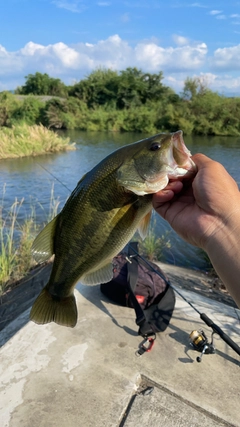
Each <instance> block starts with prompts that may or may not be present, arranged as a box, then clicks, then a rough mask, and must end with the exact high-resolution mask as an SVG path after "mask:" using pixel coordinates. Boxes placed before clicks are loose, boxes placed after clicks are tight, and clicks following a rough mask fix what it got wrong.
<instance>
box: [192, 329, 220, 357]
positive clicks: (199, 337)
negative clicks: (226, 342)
mask: <svg viewBox="0 0 240 427" xmlns="http://www.w3.org/2000/svg"><path fill="white" fill-rule="evenodd" d="M213 334H214V332H212V335H211V337H212V340H211V342H210V343H209V341H208V339H207V337H206V335H205V333H204V331H203V330H201V329H199V330H198V331H192V332H191V334H190V335H189V338H190V344H191V345H192V347H193V348H194V349H195V350H197V351H200V352H201V355H200V356H198V357H197V358H196V361H197V362H199V363H200V362H201V361H202V357H203V355H204V354H214V353H215V347H214V345H213Z"/></svg>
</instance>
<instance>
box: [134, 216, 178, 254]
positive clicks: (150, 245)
mask: <svg viewBox="0 0 240 427" xmlns="http://www.w3.org/2000/svg"><path fill="white" fill-rule="evenodd" d="M155 230H156V219H154V221H153V222H152V223H151V225H150V227H149V229H148V233H147V236H146V237H145V239H144V240H142V239H141V240H139V250H140V252H141V253H142V254H143V256H145V257H146V258H148V259H149V260H150V261H164V251H165V250H166V249H168V250H169V249H170V248H171V243H170V240H169V238H168V237H169V233H170V232H169V231H166V232H165V234H162V236H157V235H156V231H155ZM133 240H136V239H133Z"/></svg>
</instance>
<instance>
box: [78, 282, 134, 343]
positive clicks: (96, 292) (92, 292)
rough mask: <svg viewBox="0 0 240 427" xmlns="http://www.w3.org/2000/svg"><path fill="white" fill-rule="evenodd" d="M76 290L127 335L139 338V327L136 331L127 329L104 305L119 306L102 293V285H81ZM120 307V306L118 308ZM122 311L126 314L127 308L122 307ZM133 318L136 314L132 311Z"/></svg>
mask: <svg viewBox="0 0 240 427" xmlns="http://www.w3.org/2000/svg"><path fill="white" fill-rule="evenodd" d="M76 289H77V290H78V292H79V293H80V294H81V295H82V296H83V297H84V298H86V299H87V300H88V301H90V302H91V303H92V304H94V305H95V306H96V307H97V308H99V309H100V310H101V311H102V312H103V313H105V314H107V315H108V316H109V317H110V318H111V319H112V322H113V323H114V324H115V325H116V326H117V327H119V328H121V329H123V330H125V331H126V333H127V334H130V335H133V336H137V335H138V333H137V329H138V327H137V326H136V331H135V330H133V329H131V328H129V327H127V326H122V325H120V324H119V322H118V320H117V319H116V318H115V317H114V316H113V315H112V313H111V312H110V311H109V310H108V309H107V307H106V306H105V305H104V302H105V303H109V304H111V306H112V305H116V306H118V304H115V303H114V302H112V301H110V300H109V299H108V298H107V297H106V296H105V295H104V294H103V293H102V292H101V291H100V285H94V286H88V285H83V284H82V283H79V284H78V285H77V286H76ZM118 307H120V306H118ZM120 309H122V310H123V313H124V309H125V307H120ZM126 310H129V308H127V307H126ZM132 316H133V319H134V318H135V312H134V310H133V309H132Z"/></svg>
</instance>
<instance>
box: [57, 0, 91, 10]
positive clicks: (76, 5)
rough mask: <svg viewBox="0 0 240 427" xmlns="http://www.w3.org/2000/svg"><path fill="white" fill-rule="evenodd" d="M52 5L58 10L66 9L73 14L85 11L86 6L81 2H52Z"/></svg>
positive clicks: (60, 0) (66, 0) (75, 0)
mask: <svg viewBox="0 0 240 427" xmlns="http://www.w3.org/2000/svg"><path fill="white" fill-rule="evenodd" d="M52 3H53V4H55V6H57V7H59V8H60V9H66V10H69V12H73V13H80V12H82V11H83V10H84V9H86V6H85V5H84V4H82V1H81V0H73V1H71V0H53V1H52Z"/></svg>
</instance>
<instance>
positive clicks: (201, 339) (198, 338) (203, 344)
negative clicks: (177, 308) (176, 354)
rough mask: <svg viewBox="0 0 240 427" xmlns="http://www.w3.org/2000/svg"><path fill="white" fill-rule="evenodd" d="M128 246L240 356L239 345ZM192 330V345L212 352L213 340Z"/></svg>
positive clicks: (204, 351)
mask: <svg viewBox="0 0 240 427" xmlns="http://www.w3.org/2000/svg"><path fill="white" fill-rule="evenodd" d="M130 247H131V249H132V250H133V252H135V254H136V255H137V256H138V257H139V258H140V259H141V260H142V261H143V262H144V263H145V264H146V266H147V267H148V268H150V269H151V270H152V271H154V273H156V274H157V275H158V276H159V277H161V279H163V280H164V281H165V283H166V284H167V285H168V286H170V287H171V288H172V289H173V290H174V291H175V292H176V293H177V294H178V295H179V296H180V297H181V298H182V299H183V300H184V301H185V302H186V303H187V304H189V305H190V307H192V308H193V310H195V311H196V312H197V313H198V314H199V316H200V318H201V320H203V322H205V323H206V325H207V326H209V327H210V328H212V331H213V333H212V336H213V334H214V333H215V334H218V335H219V336H220V337H221V338H222V340H223V341H225V343H226V344H228V345H229V346H230V347H231V348H232V349H233V350H234V351H235V352H236V353H237V354H238V355H239V356H240V347H239V346H238V345H237V344H236V343H235V342H234V341H233V340H232V339H231V338H230V337H229V336H228V335H227V334H226V333H225V332H223V330H222V329H221V328H220V327H219V326H218V325H216V323H214V322H213V321H212V320H211V319H210V318H209V317H208V316H207V315H206V314H205V313H201V312H200V311H199V310H198V309H197V308H196V307H195V306H194V305H193V304H192V303H191V302H190V301H188V299H187V298H185V297H184V296H183V295H182V294H181V293H180V292H179V290H178V289H176V288H175V286H173V285H172V283H171V282H170V281H169V280H168V279H167V278H166V277H165V276H164V275H163V274H161V273H160V272H159V271H157V270H156V269H155V268H154V267H153V266H152V265H151V264H150V263H149V262H148V261H147V260H146V259H145V258H144V257H142V256H141V255H140V254H139V253H138V252H137V251H136V250H135V249H134V248H133V247H132V246H131V245H130ZM193 332H197V331H193ZM193 332H192V333H191V334H190V338H191V340H192V342H193V346H194V347H195V348H196V349H198V350H202V354H204V353H207V352H208V353H210V352H212V353H213V352H214V347H213V340H212V342H211V343H210V344H209V343H208V341H207V338H206V335H205V334H204V332H203V331H200V332H197V334H198V335H196V334H193ZM207 347H208V348H207ZM208 350H209V351H208ZM197 361H198V362H201V357H200V358H197Z"/></svg>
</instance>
